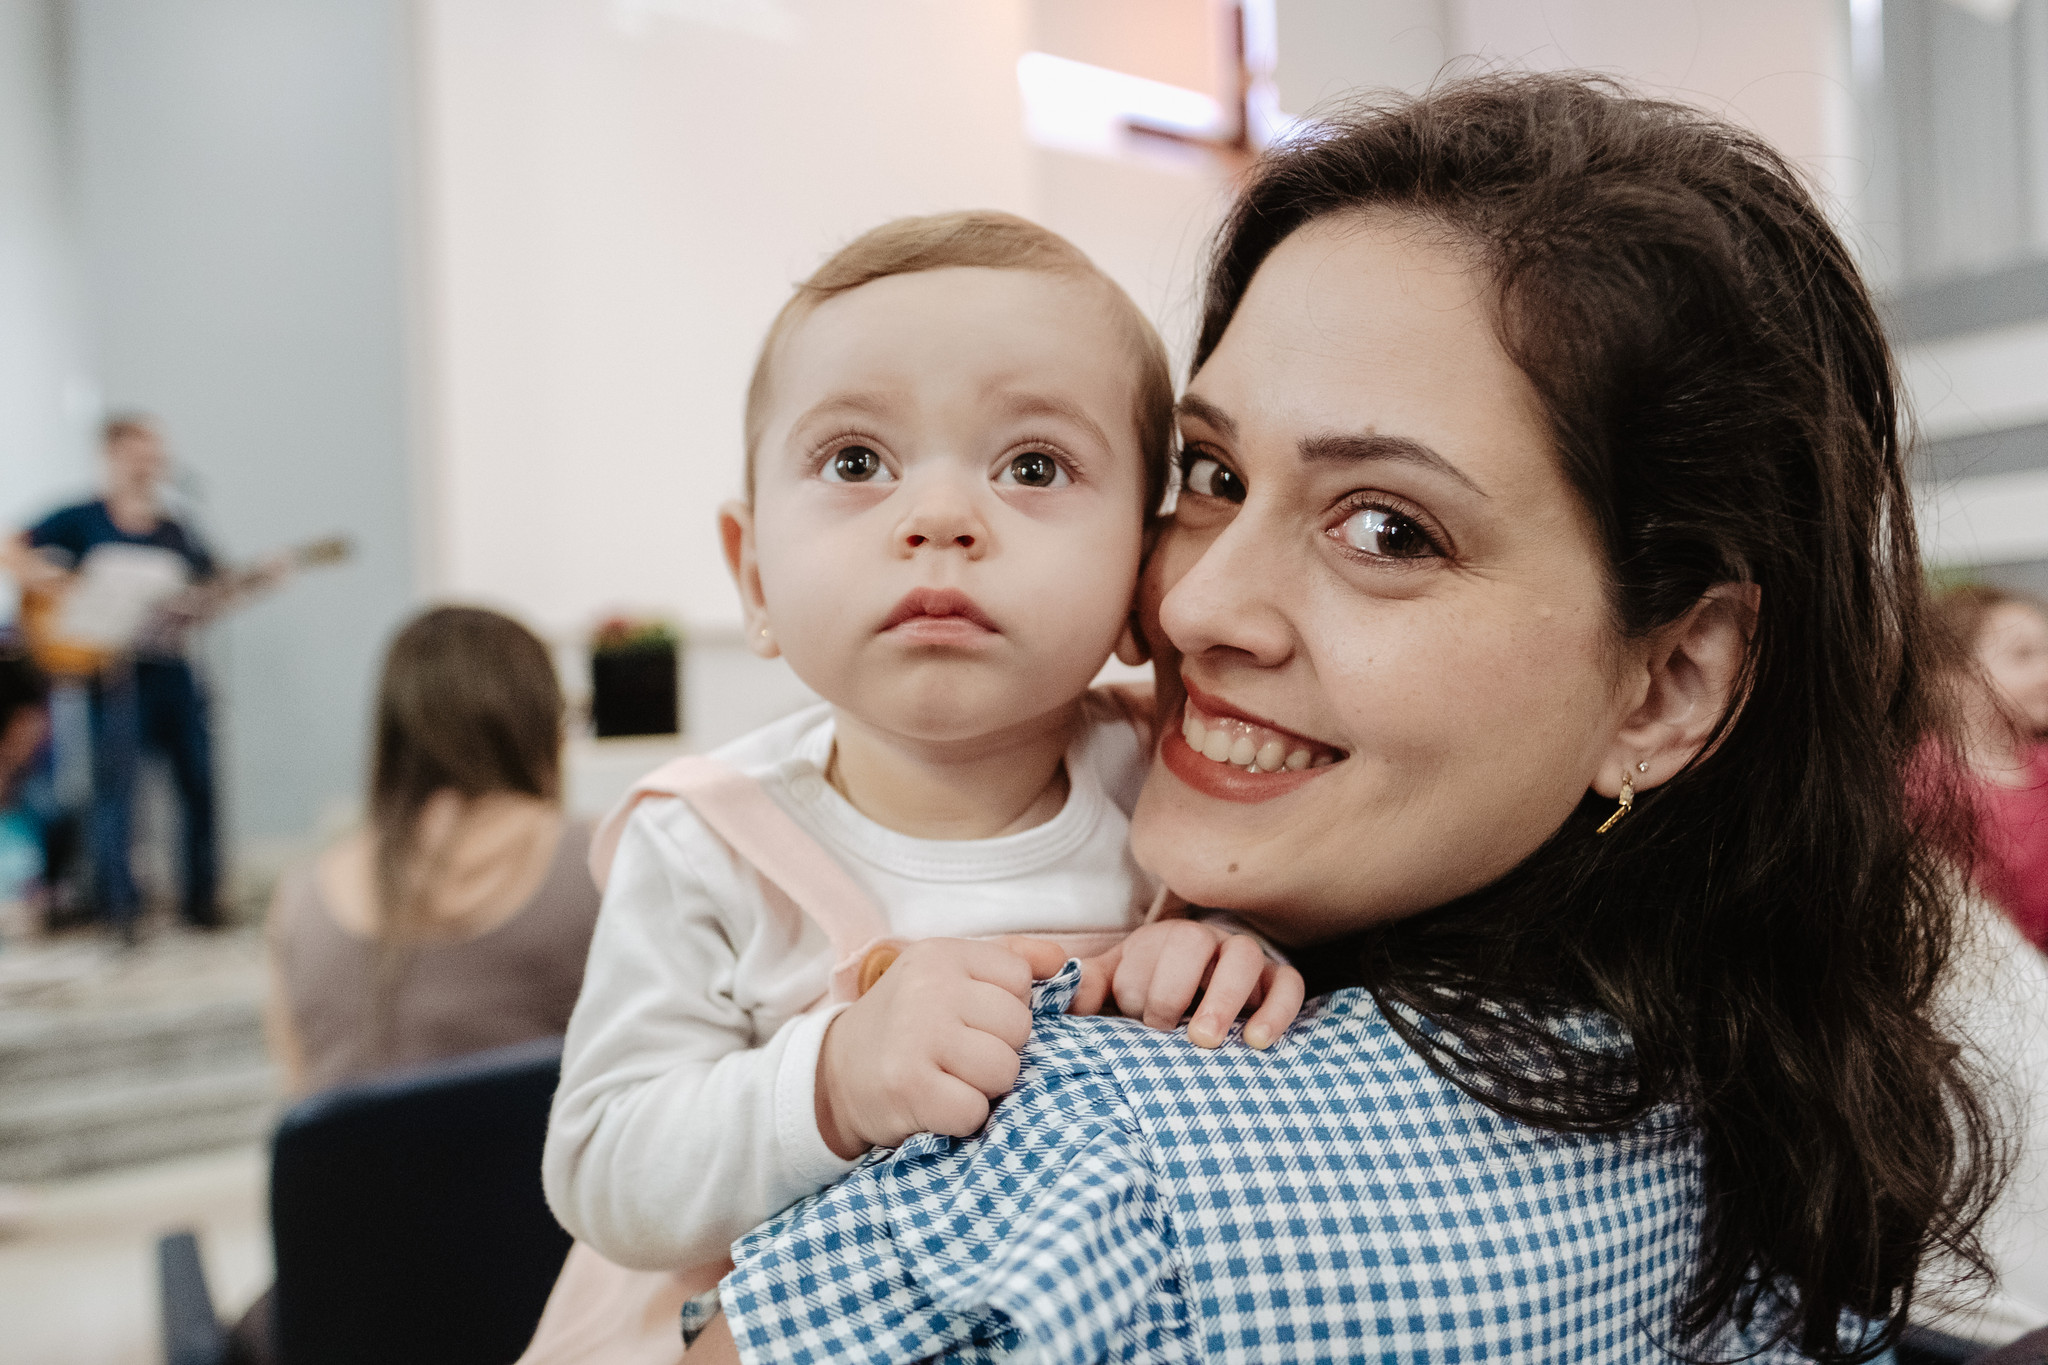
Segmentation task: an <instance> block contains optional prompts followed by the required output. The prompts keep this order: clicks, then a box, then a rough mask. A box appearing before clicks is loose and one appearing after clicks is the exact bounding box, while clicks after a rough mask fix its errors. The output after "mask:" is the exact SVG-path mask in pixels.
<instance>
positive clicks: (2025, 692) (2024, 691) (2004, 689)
mask: <svg viewBox="0 0 2048 1365" xmlns="http://www.w3.org/2000/svg"><path fill="white" fill-rule="evenodd" d="M1976 655H1977V664H1978V666H1979V667H1981V668H1982V669H1983V670H1984V675H1985V676H1986V677H1987V678H1989V679H1990V680H1991V683H1992V686H1994V687H1995V688H1997V690H1998V692H1999V694H2000V699H2001V700H2002V701H2003V703H2004V704H2005V705H2006V706H2007V707H2008V708H2010V710H2011V712H2012V714H2013V717H2014V719H2016V720H2017V721H2018V722H2019V724H2020V725H2021V726H2022V727H2024V728H2025V729H2026V730H2027V731H2028V732H2029V733H2031V734H2036V735H2039V734H2043V733H2048V619H2043V617H2042V615H2041V613H2040V612H2038V611H2036V610H2035V609H2034V608H2033V607H2031V606H2028V605H2027V604H2026V603H2025V602H2003V603H2000V604H1999V605H1998V606H1995V607H1993V608H1992V609H1991V610H1990V611H1989V612H1987V613H1985V616H1984V624H1983V626H1982V627H1981V628H1979V630H1978V631H1977V649H1976Z"/></svg>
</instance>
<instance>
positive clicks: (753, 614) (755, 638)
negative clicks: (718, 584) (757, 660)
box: [718, 499, 782, 659]
mask: <svg viewBox="0 0 2048 1365" xmlns="http://www.w3.org/2000/svg"><path fill="white" fill-rule="evenodd" d="M718 541H719V544H720V545H721V546H722V547H723V548H724V550H725V567H726V568H727V569H729V570H731V572H732V581H733V586H735V587H737V588H738V589H739V590H740V613H741V615H742V617H743V618H744V619H745V621H746V632H747V648H748V649H750V650H752V651H753V652H754V653H756V654H758V655H760V656H761V657H762V658H764V659H772V658H774V657H775V656H776V655H778V654H780V653H782V650H781V648H780V647H779V646H777V645H776V643H775V629H774V627H773V626H772V625H771V624H770V623H769V620H768V603H767V601H766V600H765V599H764V598H763V597H762V596H761V566H760V563H759V562H758V561H757V560H756V559H755V557H754V509H753V508H752V507H751V506H749V505H748V504H747V503H744V502H741V501H738V500H737V499H735V500H734V501H732V502H729V503H726V504H725V505H724V506H723V507H720V508H719V509H718Z"/></svg>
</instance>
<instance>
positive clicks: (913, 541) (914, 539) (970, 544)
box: [903, 531, 974, 550]
mask: <svg viewBox="0 0 2048 1365" xmlns="http://www.w3.org/2000/svg"><path fill="white" fill-rule="evenodd" d="M903 539H904V541H905V542H906V543H907V544H908V545H909V546H910V548H911V549H913V550H914V549H916V548H917V547H918V546H920V545H929V544H931V543H932V542H933V537H931V536H928V535H926V534H925V533H924V532H922V531H912V532H911V533H910V534H909V535H907V536H905V537H903ZM941 539H943V538H941ZM953 544H955V545H958V546H959V547H960V548H961V549H963V550H971V549H973V548H974V537H973V536H971V535H969V534H967V532H965V531H960V532H957V533H956V534H955V535H954V536H953Z"/></svg>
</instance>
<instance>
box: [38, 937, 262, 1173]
mask: <svg viewBox="0 0 2048 1365" xmlns="http://www.w3.org/2000/svg"><path fill="white" fill-rule="evenodd" d="M263 989H264V955H263V951H262V944H261V941H260V939H259V938H258V937H257V936H255V935H254V934H252V933H229V934H221V935H182V936H180V935H165V936H163V937H161V938H159V939H158V940H156V941H154V942H146V943H145V944H144V945H143V947H142V948H140V949H138V950H136V951H134V952H129V953H122V952H118V951H113V950H110V949H107V948H105V947H104V946H102V945H98V944H93V943H84V944H80V943H76V942H73V943H62V942H59V943H51V944H41V945H30V946H27V947H23V948H19V949H17V948H15V947H13V946H12V945H10V949H9V951H8V952H6V953H4V954H0V1182H7V1181H36V1180H48V1179H51V1178H54V1177H58V1176H66V1175H76V1174H82V1173H85V1172H88V1171H97V1170H103V1169H106V1168H108V1167H114V1166H122V1165H127V1164H130V1163H135V1162H146V1161H155V1160H160V1159H163V1158H166V1157H172V1156H179V1155H183V1154H185V1153H189V1152H198V1151H203V1150H207V1149H209V1148H218V1147H223V1146H231V1145H236V1144H246V1143H249V1142H252V1141H261V1140H262V1138H263V1137H264V1136H265V1135H266V1134H267V1132H268V1131H269V1128H270V1126H271V1124H272V1122H273V1121H274V1120H275V1117H276V1114H277V1111H278V1105H279V1096H280V1093H281V1087H280V1082H279V1078H278V1076H277V1074H276V1072H275V1069H274V1068H273V1067H272V1066H271V1064H270V1061H269V1059H268V1056H267V1054H266V1052H265V1048H264V1042H263V1024H262V1012H263V1011H262V999H263Z"/></svg>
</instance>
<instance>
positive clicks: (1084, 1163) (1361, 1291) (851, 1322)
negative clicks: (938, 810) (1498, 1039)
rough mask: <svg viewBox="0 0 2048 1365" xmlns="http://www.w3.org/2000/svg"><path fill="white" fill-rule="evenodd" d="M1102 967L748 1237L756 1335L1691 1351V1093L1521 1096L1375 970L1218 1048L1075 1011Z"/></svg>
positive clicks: (961, 1346)
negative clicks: (1576, 1130) (1018, 1070)
mask: <svg viewBox="0 0 2048 1365" xmlns="http://www.w3.org/2000/svg"><path fill="white" fill-rule="evenodd" d="M1079 979H1080V973H1079V969H1078V964H1074V963H1069V964H1068V966H1067V969H1066V970H1065V971H1063V972H1062V973H1061V974H1060V975H1059V976H1057V977H1055V978H1053V979H1052V980H1050V981H1047V982H1044V983H1042V984H1041V985H1040V986H1039V987H1038V990H1037V994H1036V998H1035V1001H1034V1010H1035V1014H1036V1018H1035V1019H1034V1022H1033V1026H1032V1040H1031V1044H1030V1046H1029V1047H1028V1048H1027V1049H1026V1051H1025V1056H1024V1069H1023V1074H1022V1075H1021V1077H1020V1078H1019V1080H1018V1083H1017V1086H1016V1088H1015V1090H1014V1091H1012V1093H1011V1094H1010V1095H1009V1096H1008V1097H1007V1098H1006V1099H1004V1100H1003V1101H1002V1103H1001V1104H999V1105H997V1106H996V1109H995V1112H994V1114H993V1115H992V1116H991V1117H990V1119H989V1123H988V1125H987V1127H986V1128H985V1129H984V1130H983V1131H982V1133H981V1134H980V1135H979V1136H978V1137H976V1138H973V1139H968V1140H964V1141H963V1140H956V1139H951V1138H941V1137H934V1136H931V1135H928V1134H927V1135H922V1136H919V1137H916V1138H913V1139H911V1140H910V1141H909V1142H906V1143H905V1144H904V1145H903V1146H902V1147H900V1148H898V1149H896V1150H895V1151H893V1152H877V1153H874V1154H872V1155H871V1156H870V1157H869V1158H868V1160H867V1162H866V1163H865V1164H863V1165H862V1166H861V1167H859V1168H857V1169H856V1170H855V1171H854V1172H853V1173H852V1174H851V1175H849V1176H848V1177H846V1179H844V1180H842V1181H841V1182H840V1183H839V1184H837V1185H835V1186H833V1187H832V1188H830V1189H827V1190H824V1191H822V1192H821V1193H819V1194H817V1195H815V1196H813V1197H811V1198H810V1199H807V1200H805V1201H804V1202H802V1203H800V1204H797V1205H796V1206H795V1207H793V1208H791V1209H789V1210H788V1211H786V1212H785V1213H783V1214H781V1215H780V1216H778V1217H777V1218H775V1219H774V1220H773V1221H771V1222H770V1223H768V1224H766V1225H765V1226H763V1227H762V1228H759V1229H757V1230H756V1231H754V1232H752V1233H750V1234H748V1236H746V1237H745V1238H743V1239H742V1240H741V1241H740V1242H739V1244H738V1245H737V1246H735V1247H734V1251H733V1254H734V1260H735V1264H736V1268H735V1269H734V1271H733V1272H732V1274H731V1275H730V1276H728V1277H727V1278H726V1280H725V1282H724V1284H723V1285H722V1286H721V1290H720V1297H721V1299H722V1301H723V1303H724V1306H725V1310H726V1313H727V1314H728V1316H729V1319H730V1322H731V1326H732V1329H733V1335H734V1337H735V1339H736V1340H737V1341H738V1343H739V1345H740V1348H741V1353H742V1355H743V1356H744V1357H745V1358H746V1359H748V1360H750V1361H771V1360H772V1361H792V1362H797V1363H798V1365H807V1363H808V1362H820V1361H837V1360H860V1361H870V1360H872V1361H911V1360H923V1359H927V1358H938V1359H943V1360H949V1361H962V1362H968V1361H996V1360H1017V1359H1025V1360H1039V1361H1046V1362H1058V1363H1059V1365H1069V1363H1071V1365H1082V1362H1092V1361H1133V1362H1135V1361H1144V1362H1159V1363H1160V1365H1165V1363H1166V1362H1181V1361H1188V1362H1193V1361H1356V1360H1375V1359H1376V1360H1381V1361H1400V1362H1469V1361H1495V1360H1513V1361H1532V1360H1533V1361H1549V1360H1558V1361H1565V1360H1570V1361H1617V1362H1619V1361H1654V1360H1663V1359H1667V1358H1668V1357H1667V1356H1666V1354H1665V1352H1664V1351H1663V1349H1662V1348H1661V1347H1660V1342H1661V1341H1662V1340H1664V1339H1665V1338H1666V1336H1667V1334H1668V1327H1669V1324H1670V1321H1671V1318H1672V1310H1673V1306H1674V1303H1675V1301H1676V1298H1677V1296H1678V1295H1679V1293H1680V1292H1681V1290H1682V1288H1683V1280H1684V1276H1685V1271H1686V1268H1687V1266H1688V1265H1689V1263H1690V1260H1691V1254H1692V1250H1693V1247H1694V1243H1695V1241H1696V1239H1697V1236H1698V1203H1697V1195H1698V1188H1699V1184H1698V1180H1699V1177H1698V1162H1699V1158H1698V1153H1697V1149H1696V1145H1695V1143H1694V1141H1693V1139H1692V1138H1691V1136H1690V1134H1689V1133H1688V1132H1687V1131H1686V1130H1685V1128H1684V1127H1683V1125H1682V1124H1680V1123H1679V1122H1677V1121H1676V1119H1675V1117H1674V1116H1673V1115H1671V1114H1670V1113H1665V1114H1663V1115H1660V1116H1658V1117H1656V1118H1655V1119H1653V1120H1652V1121H1651V1122H1649V1123H1646V1124H1644V1125H1643V1126H1642V1127H1641V1128H1639V1129H1638V1130H1636V1131H1635V1132H1633V1133H1630V1134H1627V1135H1623V1136H1618V1137H1615V1136H1573V1135H1567V1134H1559V1133H1553V1132H1547V1131H1543V1130H1540V1129H1535V1128H1530V1127H1526V1126H1524V1125H1521V1124H1518V1123H1515V1122H1514V1121H1512V1120H1510V1119H1506V1118H1503V1117H1501V1116H1500V1115H1498V1114H1496V1113H1494V1112H1493V1111H1491V1110H1489V1109H1487V1108H1486V1107H1485V1106H1483V1105H1481V1104H1479V1103H1478V1102H1476V1101H1474V1100H1472V1099H1470V1098H1468V1097H1467V1096H1465V1095H1464V1094H1462V1093H1461V1092H1460V1091H1459V1090H1458V1089H1457V1088H1456V1087H1454V1086H1452V1085H1450V1084H1449V1083H1448V1082H1446V1081H1445V1080H1443V1079H1442V1078H1441V1077H1439V1076H1437V1075H1436V1074H1435V1073H1434V1072H1432V1071H1431V1070H1430V1069H1429V1068H1428V1067H1427V1066H1426V1065H1424V1064H1423V1062H1422V1060H1421V1059H1420V1058H1419V1057H1418V1056H1416V1054H1415V1053H1414V1052H1413V1051H1412V1050H1410V1049H1409V1048H1408V1047H1407V1045H1406V1044H1404V1043H1403V1042H1402V1041H1401V1040H1400V1038H1399V1036H1398V1035H1397V1034H1395V1033H1394V1031H1393V1030H1392V1028H1390V1027H1389V1026H1388V1024H1387V1022H1386V1020H1385V1018H1384V1017H1383V1016H1382V1015H1381V1014H1380V1012H1379V1010H1378V1007H1377V1006H1376V1005H1375V1004H1374V1002H1373V1000H1372V998H1371V997H1370V996H1369V995H1367V994H1366V993H1365V992H1363V991H1342V992H1338V993H1337V994H1335V995H1332V996H1328V997H1326V998H1324V999H1322V1000H1319V1001H1315V1002H1312V1003H1311V1005H1310V1007H1309V1008H1308V1009H1307V1010H1306V1011H1305V1012H1304V1013H1303V1015H1302V1017H1301V1018H1300V1019H1299V1020H1297V1021H1296V1023H1295V1024H1294V1026H1293V1027H1292V1028H1291V1029H1290V1030H1289V1031H1288V1033H1287V1034H1286V1036H1285V1037H1284V1038H1282V1039H1281V1040H1280V1041H1279V1042H1278V1043H1276V1044H1275V1045H1274V1046H1273V1047H1272V1048H1271V1049H1270V1050H1268V1051H1266V1052H1263V1053H1260V1052H1253V1051H1250V1050H1249V1049H1246V1048H1244V1047H1241V1046H1236V1045H1235V1044H1234V1042H1233V1045H1231V1046H1227V1047H1224V1048H1222V1049H1219V1050H1216V1051H1213V1052H1212V1051H1203V1050H1201V1049H1198V1048H1195V1047H1193V1046H1191V1045H1190V1044H1188V1042H1187V1041H1186V1040H1185V1038H1184V1037H1182V1036H1180V1035H1179V1034H1168V1033H1160V1032H1158V1031H1155V1030H1152V1029H1147V1028H1145V1027H1143V1026H1142V1025H1140V1024H1138V1023H1136V1022H1134V1021H1130V1020H1121V1019H1104V1018H1071V1017H1069V1016H1067V1015H1066V1014H1064V1013H1063V1012H1062V1011H1064V1010H1065V1008H1066V1005H1067V1002H1068V1000H1069V999H1070V998H1071V997H1072V995H1073V991H1074V988H1075V986H1076V985H1077V984H1078V982H1079ZM1758 1358H1759V1359H1785V1360H1793V1359H1797V1358H1798V1357H1797V1356H1796V1355H1790V1354H1788V1355H1783V1356H1775V1357H1772V1356H1766V1357H1758Z"/></svg>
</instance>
